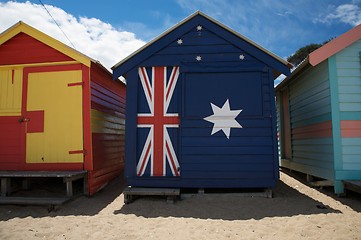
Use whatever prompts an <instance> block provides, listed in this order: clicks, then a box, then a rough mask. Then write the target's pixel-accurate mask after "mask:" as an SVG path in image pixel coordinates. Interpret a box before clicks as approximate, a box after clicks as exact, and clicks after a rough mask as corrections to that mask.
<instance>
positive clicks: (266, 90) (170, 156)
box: [113, 12, 290, 188]
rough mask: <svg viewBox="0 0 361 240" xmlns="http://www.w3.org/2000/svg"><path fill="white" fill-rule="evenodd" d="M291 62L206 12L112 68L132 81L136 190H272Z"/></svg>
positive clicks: (130, 171)
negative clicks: (281, 79) (279, 83)
mask: <svg viewBox="0 0 361 240" xmlns="http://www.w3.org/2000/svg"><path fill="white" fill-rule="evenodd" d="M281 73H283V74H285V75H289V74H290V70H289V65H288V63H287V62H285V61H284V60H282V59H281V58H279V57H277V56H276V55H274V54H272V53H270V52H269V51H267V50H265V49H264V48H262V47H260V46H259V45H257V44H255V43H254V42H252V41H250V40H249V39H247V38H245V37H244V36H242V35H240V34H239V33H236V32H234V31H233V30H231V29H229V28H228V27H226V26H224V25H222V24H221V23H219V22H217V21H216V20H214V19H212V18H210V17H209V16H207V15H205V14H204V13H201V12H196V13H194V14H193V15H191V16H189V17H188V18H186V19H185V20H183V21H182V22H180V23H179V24H177V25H176V26H174V27H172V28H171V29H170V30H168V31H166V32H165V33H163V34H162V35H160V36H159V37H158V38H156V39H154V40H153V41H151V42H150V43H148V44H146V45H145V46H144V47H142V48H141V49H139V50H138V51H136V52H135V53H133V54H132V55H130V56H129V57H127V58H125V59H124V60H122V61H121V62H119V63H118V64H116V65H115V66H114V67H113V76H114V78H117V77H119V76H123V77H125V78H126V81H127V106H126V107H127V108H126V109H127V115H126V178H127V182H128V184H129V185H131V186H143V187H184V188H189V187H193V188H254V187H259V188H270V187H273V186H274V184H275V182H276V181H277V180H278V178H279V172H278V155H277V137H276V124H275V120H276V116H275V100H274V92H273V85H274V84H273V80H274V79H275V78H276V77H278V76H279V75H280V74H281Z"/></svg>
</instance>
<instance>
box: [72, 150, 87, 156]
mask: <svg viewBox="0 0 361 240" xmlns="http://www.w3.org/2000/svg"><path fill="white" fill-rule="evenodd" d="M69 154H83V155H84V156H85V155H86V150H85V149H84V150H71V151H69Z"/></svg>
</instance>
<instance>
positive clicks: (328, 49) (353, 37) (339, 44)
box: [309, 24, 361, 66]
mask: <svg viewBox="0 0 361 240" xmlns="http://www.w3.org/2000/svg"><path fill="white" fill-rule="evenodd" d="M360 38H361V24H360V25H358V26H356V27H354V28H352V29H351V30H349V31H348V32H346V33H344V34H342V35H341V36H339V37H337V38H335V39H333V40H332V41H330V42H328V43H326V44H325V45H323V46H322V47H320V48H318V49H316V50H315V51H313V52H312V53H310V54H309V62H310V64H311V65H312V66H316V65H317V64H319V63H320V62H322V61H324V60H326V59H327V58H329V57H331V56H333V55H334V54H336V53H338V52H339V51H341V50H342V49H344V48H346V47H348V46H350V45H351V44H352V43H354V42H356V41H357V40H359V39H360Z"/></svg>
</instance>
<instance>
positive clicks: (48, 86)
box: [0, 22, 125, 195]
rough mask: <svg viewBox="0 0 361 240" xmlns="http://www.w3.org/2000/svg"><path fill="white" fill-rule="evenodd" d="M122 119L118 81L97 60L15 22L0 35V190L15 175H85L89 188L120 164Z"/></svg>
mask: <svg viewBox="0 0 361 240" xmlns="http://www.w3.org/2000/svg"><path fill="white" fill-rule="evenodd" d="M124 118H125V84H124V83H122V82H121V81H119V80H117V81H114V80H113V79H112V75H111V73H110V72H109V71H108V70H107V69H106V68H105V67H103V66H102V65H101V64H100V63H99V62H98V61H95V60H93V59H91V58H89V57H87V56H85V55H83V54H81V53H80V52H78V51H76V50H74V49H72V48H70V47H68V46H66V45H64V44H63V43H61V42H59V41H57V40H55V39H53V38H51V37H49V36H47V35H46V34H44V33H42V32H40V31H38V30H37V29H35V28H33V27H31V26H29V25H27V24H25V23H23V22H18V23H17V24H15V25H14V26H12V27H11V28H9V29H8V30H6V31H4V32H3V33H1V34H0V133H1V134H0V178H1V179H2V195H6V194H8V193H9V189H6V187H7V186H8V185H10V184H9V181H10V180H11V178H12V177H22V176H23V177H33V176H37V177H42V176H43V177H52V176H64V178H65V180H66V181H68V180H69V181H70V182H71V181H72V180H74V179H76V178H78V177H79V176H85V182H87V183H86V184H85V188H86V189H85V192H86V193H87V194H89V195H92V194H94V193H95V192H96V191H98V190H99V189H101V188H102V187H103V186H104V185H105V184H106V183H107V182H108V181H110V180H111V179H112V178H114V177H116V176H118V175H119V174H121V172H122V170H123V161H124V133H125V132H124ZM75 173H76V174H75ZM78 173H84V174H83V175H82V174H80V175H79V174H78ZM72 174H73V175H74V176H75V177H73V178H72ZM69 186H70V185H69ZM70 188H71V186H70ZM68 190H69V191H70V190H71V189H68Z"/></svg>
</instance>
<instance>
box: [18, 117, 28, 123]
mask: <svg viewBox="0 0 361 240" xmlns="http://www.w3.org/2000/svg"><path fill="white" fill-rule="evenodd" d="M19 122H20V123H23V122H30V118H27V117H22V118H20V119H19Z"/></svg>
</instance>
